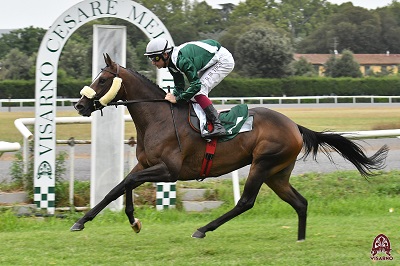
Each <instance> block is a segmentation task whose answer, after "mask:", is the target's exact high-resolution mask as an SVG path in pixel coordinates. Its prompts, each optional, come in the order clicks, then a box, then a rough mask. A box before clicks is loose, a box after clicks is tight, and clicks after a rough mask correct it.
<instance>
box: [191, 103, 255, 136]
mask: <svg viewBox="0 0 400 266" xmlns="http://www.w3.org/2000/svg"><path fill="white" fill-rule="evenodd" d="M193 109H194V111H195V112H196V115H197V117H198V118H199V120H200V129H201V130H204V133H205V132H206V131H205V128H206V124H207V118H206V114H205V113H204V110H203V109H202V108H201V107H200V105H199V104H198V103H193ZM219 119H220V120H221V123H222V125H223V126H224V127H225V129H226V132H227V133H228V134H227V135H226V136H222V137H219V138H218V142H224V141H228V140H230V139H232V138H234V137H235V136H236V135H237V134H239V133H242V132H247V131H251V130H252V129H253V116H249V109H248V106H247V105H246V104H239V105H236V106H234V107H232V109H230V110H227V111H222V112H220V114H219Z"/></svg>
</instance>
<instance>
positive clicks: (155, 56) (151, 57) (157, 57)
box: [149, 54, 162, 62]
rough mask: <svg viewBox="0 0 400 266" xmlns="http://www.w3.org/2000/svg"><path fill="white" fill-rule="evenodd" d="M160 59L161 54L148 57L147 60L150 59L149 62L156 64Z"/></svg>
mask: <svg viewBox="0 0 400 266" xmlns="http://www.w3.org/2000/svg"><path fill="white" fill-rule="evenodd" d="M161 58H162V55H161V54H157V55H150V56H149V59H150V60H151V61H153V62H158V61H160V60H161Z"/></svg>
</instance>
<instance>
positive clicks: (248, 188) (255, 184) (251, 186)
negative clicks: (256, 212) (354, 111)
mask: <svg viewBox="0 0 400 266" xmlns="http://www.w3.org/2000/svg"><path fill="white" fill-rule="evenodd" d="M262 184H263V181H262V180H261V178H256V177H255V176H254V175H252V177H250V176H249V178H248V179H247V181H246V184H245V186H244V190H243V194H242V196H241V198H240V199H239V201H238V203H237V204H236V206H235V207H234V208H233V209H232V210H230V211H229V212H227V213H225V214H224V215H222V216H221V217H219V218H217V219H215V220H214V221H212V222H210V223H209V224H207V225H206V226H203V227H200V228H199V229H197V231H196V232H194V233H193V235H192V237H194V238H204V237H205V236H206V233H207V232H208V231H214V230H215V229H217V228H218V227H219V226H221V225H222V224H224V223H226V222H228V221H229V220H231V219H233V218H235V217H236V216H238V215H240V214H242V213H243V212H245V211H247V210H249V209H251V208H252V207H253V206H254V202H255V200H256V197H257V195H258V192H259V191H260V188H261V185H262Z"/></svg>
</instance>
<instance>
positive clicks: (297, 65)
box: [290, 57, 318, 77]
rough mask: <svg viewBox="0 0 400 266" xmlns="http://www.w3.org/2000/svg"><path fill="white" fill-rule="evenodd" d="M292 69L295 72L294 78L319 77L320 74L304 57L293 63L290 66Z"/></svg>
mask: <svg viewBox="0 0 400 266" xmlns="http://www.w3.org/2000/svg"><path fill="white" fill-rule="evenodd" d="M290 68H291V70H292V71H293V75H294V76H305V77H312V76H318V73H317V71H316V70H315V68H314V66H313V65H312V64H311V63H310V62H308V61H307V59H305V58H304V57H301V58H300V60H298V61H292V63H291V64H290Z"/></svg>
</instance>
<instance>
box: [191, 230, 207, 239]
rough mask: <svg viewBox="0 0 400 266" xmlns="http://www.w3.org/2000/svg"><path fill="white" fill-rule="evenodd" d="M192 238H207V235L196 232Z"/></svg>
mask: <svg viewBox="0 0 400 266" xmlns="http://www.w3.org/2000/svg"><path fill="white" fill-rule="evenodd" d="M192 237H193V238H205V237H206V234H205V233H203V232H200V231H199V230H196V232H194V233H193V235H192Z"/></svg>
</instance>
